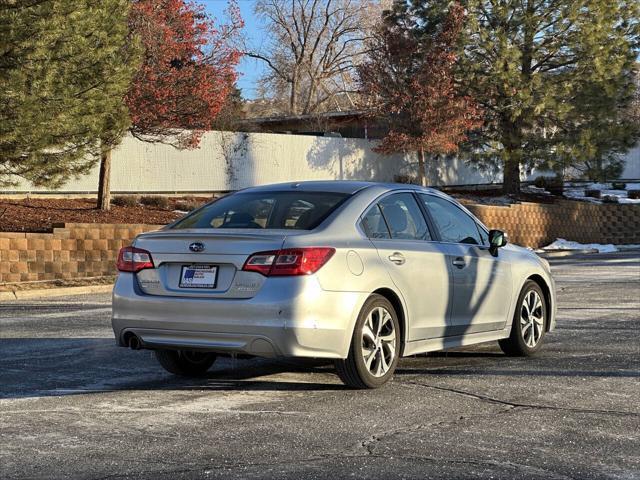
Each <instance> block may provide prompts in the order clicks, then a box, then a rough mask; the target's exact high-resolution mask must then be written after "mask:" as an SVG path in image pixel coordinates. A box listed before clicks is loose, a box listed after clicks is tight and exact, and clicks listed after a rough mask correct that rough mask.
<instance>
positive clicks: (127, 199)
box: [111, 195, 140, 207]
mask: <svg viewBox="0 0 640 480" xmlns="http://www.w3.org/2000/svg"><path fill="white" fill-rule="evenodd" d="M139 202H140V197H138V195H118V196H117V197H113V198H112V199H111V203H112V204H114V205H116V206H118V207H135V206H136V205H138V203H139Z"/></svg>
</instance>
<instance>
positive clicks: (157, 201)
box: [140, 195, 169, 208]
mask: <svg viewBox="0 0 640 480" xmlns="http://www.w3.org/2000/svg"><path fill="white" fill-rule="evenodd" d="M140 203H142V204H143V205H145V206H147V207H155V208H169V199H168V198H167V197H161V196H159V195H145V196H143V197H140Z"/></svg>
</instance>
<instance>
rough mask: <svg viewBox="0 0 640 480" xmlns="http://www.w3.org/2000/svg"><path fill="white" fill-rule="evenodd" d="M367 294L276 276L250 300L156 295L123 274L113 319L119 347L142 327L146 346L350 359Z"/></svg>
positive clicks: (308, 279) (311, 280)
mask: <svg viewBox="0 0 640 480" xmlns="http://www.w3.org/2000/svg"><path fill="white" fill-rule="evenodd" d="M366 297H367V294H366V293H360V292H330V291H325V290H322V288H321V287H320V285H319V283H318V281H317V279H316V278H315V277H314V276H308V277H282V278H270V279H269V281H268V282H265V284H264V286H263V287H262V289H261V290H260V292H259V293H258V294H257V295H256V296H255V297H253V298H251V299H207V298H186V297H168V296H154V295H147V294H144V293H142V291H141V290H140V289H139V287H138V285H137V281H136V278H135V275H134V274H131V273H121V274H120V275H119V276H118V279H117V281H116V284H115V286H114V290H113V313H112V326H113V331H114V334H115V337H116V341H117V343H118V345H120V346H125V337H126V336H127V335H128V334H135V335H137V336H138V338H139V339H140V340H141V342H142V346H143V347H144V348H184V349H194V350H206V351H213V352H220V353H246V354H251V355H258V356H263V357H273V356H286V357H316V358H345V357H346V356H347V352H348V349H349V344H350V342H351V335H352V332H353V327H354V324H355V320H356V317H357V315H358V312H359V310H360V308H361V306H362V304H363V303H364V301H365V300H366Z"/></svg>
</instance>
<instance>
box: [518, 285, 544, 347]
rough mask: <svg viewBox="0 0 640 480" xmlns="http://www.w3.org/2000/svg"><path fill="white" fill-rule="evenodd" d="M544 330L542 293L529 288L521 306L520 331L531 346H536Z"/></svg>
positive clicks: (526, 342)
mask: <svg viewBox="0 0 640 480" xmlns="http://www.w3.org/2000/svg"><path fill="white" fill-rule="evenodd" d="M543 331H544V307H543V303H542V299H541V298H540V295H539V294H538V292H536V291H535V290H529V292H528V293H527V294H526V295H525V296H524V299H523V300H522V306H521V308H520V332H521V333H522V339H523V340H524V343H525V345H526V346H527V347H529V348H534V347H535V346H536V345H537V344H538V342H539V341H540V338H541V337H542V333H543Z"/></svg>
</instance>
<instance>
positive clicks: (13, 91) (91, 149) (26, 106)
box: [0, 0, 139, 187]
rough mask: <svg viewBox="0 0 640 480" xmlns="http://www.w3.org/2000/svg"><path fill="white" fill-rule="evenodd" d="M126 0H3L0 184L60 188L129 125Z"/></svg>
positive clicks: (133, 64)
mask: <svg viewBox="0 0 640 480" xmlns="http://www.w3.org/2000/svg"><path fill="white" fill-rule="evenodd" d="M128 11H129V1H128V0H55V1H53V0H41V1H30V2H24V1H18V0H8V1H4V2H2V3H1V4H0V185H3V186H10V185H13V184H15V183H16V181H17V178H18V177H22V178H24V179H26V180H28V181H30V182H31V183H32V184H34V185H36V186H48V187H58V186H60V185H61V184H63V183H64V182H65V181H67V180H68V179H69V178H71V177H73V176H77V175H81V174H85V173H87V172H88V171H89V170H90V169H91V168H92V167H93V166H94V165H95V163H96V161H97V160H98V159H99V158H100V154H101V151H103V150H104V149H106V148H110V146H112V145H115V144H117V143H118V142H119V140H120V138H121V136H122V135H123V134H124V132H125V131H126V129H127V128H128V126H129V115H128V111H127V107H126V105H125V103H124V96H125V94H126V93H127V91H128V88H129V85H130V82H131V78H132V77H133V75H134V73H135V71H136V70H137V66H138V64H139V58H138V57H139V54H138V48H137V47H136V42H135V41H132V39H131V38H130V36H129V30H128V23H127V19H128Z"/></svg>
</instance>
